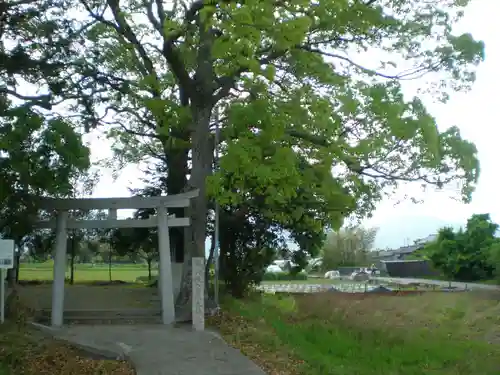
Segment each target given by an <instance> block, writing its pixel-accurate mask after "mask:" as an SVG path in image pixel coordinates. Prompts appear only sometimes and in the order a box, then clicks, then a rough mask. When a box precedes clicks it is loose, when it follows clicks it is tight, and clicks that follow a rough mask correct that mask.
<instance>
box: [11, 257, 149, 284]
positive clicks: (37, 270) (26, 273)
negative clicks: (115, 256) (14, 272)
mask: <svg viewBox="0 0 500 375" xmlns="http://www.w3.org/2000/svg"><path fill="white" fill-rule="evenodd" d="M52 266H53V264H52V263H50V262H47V263H39V264H37V263H31V264H22V265H21V268H20V270H19V279H20V280H52V279H53V269H52ZM152 273H153V275H156V273H157V270H156V269H153V270H152ZM147 276H148V268H147V266H145V265H134V264H130V265H128V264H127V265H122V264H120V265H114V266H112V267H111V278H112V280H122V281H127V282H135V281H136V279H137V278H138V277H147ZM66 277H68V278H69V277H70V269H69V267H68V268H67V270H66ZM75 281H76V282H82V281H109V270H108V266H107V265H95V266H94V267H92V265H87V264H77V265H76V266H75Z"/></svg>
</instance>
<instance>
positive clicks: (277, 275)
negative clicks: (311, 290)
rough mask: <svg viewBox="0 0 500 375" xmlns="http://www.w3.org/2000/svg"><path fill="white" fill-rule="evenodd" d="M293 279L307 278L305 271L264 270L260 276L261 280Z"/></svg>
mask: <svg viewBox="0 0 500 375" xmlns="http://www.w3.org/2000/svg"><path fill="white" fill-rule="evenodd" d="M295 280H307V273H305V272H298V273H289V272H266V273H264V275H263V277H262V281H295Z"/></svg>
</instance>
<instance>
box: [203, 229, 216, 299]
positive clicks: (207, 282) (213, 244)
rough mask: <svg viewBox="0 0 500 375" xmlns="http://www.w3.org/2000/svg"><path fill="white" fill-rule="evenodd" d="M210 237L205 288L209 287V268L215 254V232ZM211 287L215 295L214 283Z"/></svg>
mask: <svg viewBox="0 0 500 375" xmlns="http://www.w3.org/2000/svg"><path fill="white" fill-rule="evenodd" d="M211 237H212V238H211V239H212V241H211V243H210V252H209V253H208V258H207V263H206V264H205V285H207V287H208V286H209V285H210V266H211V265H212V262H213V259H214V253H215V231H213V232H212V236H211ZM214 280H215V278H214ZM213 287H214V293H215V288H216V286H215V283H214V285H213Z"/></svg>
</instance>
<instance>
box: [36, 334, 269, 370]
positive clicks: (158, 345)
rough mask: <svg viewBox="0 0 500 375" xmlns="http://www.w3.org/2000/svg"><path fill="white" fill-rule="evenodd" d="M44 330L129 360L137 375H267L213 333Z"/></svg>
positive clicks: (94, 351)
mask: <svg viewBox="0 0 500 375" xmlns="http://www.w3.org/2000/svg"><path fill="white" fill-rule="evenodd" d="M39 328H40V327H39ZM43 329H44V331H46V332H49V333H51V334H52V335H53V336H55V337H56V338H59V339H61V340H64V341H67V342H69V343H71V344H75V345H76V346H78V347H80V348H82V349H84V350H87V351H90V352H92V353H94V354H100V355H104V356H106V357H110V358H120V359H128V360H130V361H131V362H132V364H133V365H134V366H135V369H136V371H137V375H265V373H264V371H263V370H261V369H260V368H259V367H258V366H257V365H256V364H255V363H253V362H252V361H250V360H249V359H248V358H246V357H245V356H244V355H243V354H241V353H240V352H239V351H238V350H236V349H234V348H231V347H229V346H228V345H227V344H226V343H225V342H224V341H223V340H222V339H221V338H220V337H219V336H218V335H217V334H216V333H214V332H210V331H204V332H195V331H192V330H191V329H190V328H173V327H167V326H161V325H150V326H135V325H134V326H132V325H130V326H115V325H113V326H102V325H98V326H97V325H96V326H69V327H63V328H61V329H52V328H48V327H45V328H43Z"/></svg>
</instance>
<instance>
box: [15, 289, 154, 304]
mask: <svg viewBox="0 0 500 375" xmlns="http://www.w3.org/2000/svg"><path fill="white" fill-rule="evenodd" d="M16 291H17V294H18V296H19V299H20V301H22V303H23V304H25V305H26V306H28V307H30V308H32V309H34V310H40V309H44V310H45V309H50V308H51V304H52V285H50V284H44V285H29V286H18V287H16ZM64 291H65V296H64V308H65V309H67V310H89V309H96V310H116V309H127V308H128V309H133V308H156V307H159V306H160V300H159V297H158V293H157V290H156V288H148V287H140V286H135V285H108V286H102V285H101V286H95V285H66V286H65V290H64Z"/></svg>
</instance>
